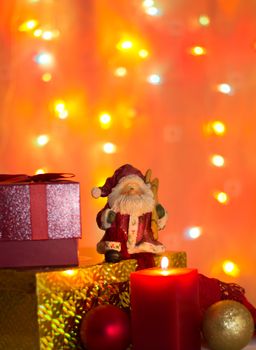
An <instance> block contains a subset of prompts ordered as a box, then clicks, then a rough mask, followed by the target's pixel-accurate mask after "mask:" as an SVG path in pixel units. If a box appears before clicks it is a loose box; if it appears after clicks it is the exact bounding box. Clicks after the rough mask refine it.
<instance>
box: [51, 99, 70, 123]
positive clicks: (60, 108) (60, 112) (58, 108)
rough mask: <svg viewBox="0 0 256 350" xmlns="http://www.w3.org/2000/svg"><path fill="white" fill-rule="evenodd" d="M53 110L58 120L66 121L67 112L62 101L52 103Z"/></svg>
mask: <svg viewBox="0 0 256 350" xmlns="http://www.w3.org/2000/svg"><path fill="white" fill-rule="evenodd" d="M54 110H55V113H56V114H57V116H58V118H59V119H66V118H67V117H68V114H69V113H68V110H67V108H66V103H65V102H64V101H63V100H57V101H56V102H55V103H54Z"/></svg>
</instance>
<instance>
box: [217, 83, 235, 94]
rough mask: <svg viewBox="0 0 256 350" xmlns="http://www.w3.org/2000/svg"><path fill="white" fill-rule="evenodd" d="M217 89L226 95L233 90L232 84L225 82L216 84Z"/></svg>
mask: <svg viewBox="0 0 256 350" xmlns="http://www.w3.org/2000/svg"><path fill="white" fill-rule="evenodd" d="M217 90H218V91H219V92H221V93H222V94H226V95H230V94H231V93H232V92H233V89H232V86H231V85H229V84H227V83H222V84H218V85H217Z"/></svg>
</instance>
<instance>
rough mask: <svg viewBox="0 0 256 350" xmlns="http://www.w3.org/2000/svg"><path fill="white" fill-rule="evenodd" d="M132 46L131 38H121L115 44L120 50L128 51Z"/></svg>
mask: <svg viewBox="0 0 256 350" xmlns="http://www.w3.org/2000/svg"><path fill="white" fill-rule="evenodd" d="M133 46H134V43H133V41H132V40H131V39H122V40H120V41H119V42H118V43H117V45H116V47H117V49H118V50H120V51H128V50H130V49H132V48H133Z"/></svg>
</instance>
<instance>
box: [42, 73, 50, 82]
mask: <svg viewBox="0 0 256 350" xmlns="http://www.w3.org/2000/svg"><path fill="white" fill-rule="evenodd" d="M51 80H52V75H51V73H44V74H43V75H42V81H44V82H45V83H48V82H49V81H51Z"/></svg>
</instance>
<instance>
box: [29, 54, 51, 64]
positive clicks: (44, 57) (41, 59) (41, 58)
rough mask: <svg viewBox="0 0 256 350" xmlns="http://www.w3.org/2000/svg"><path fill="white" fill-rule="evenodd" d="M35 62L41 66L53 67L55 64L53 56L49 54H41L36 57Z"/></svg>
mask: <svg viewBox="0 0 256 350" xmlns="http://www.w3.org/2000/svg"><path fill="white" fill-rule="evenodd" d="M34 59H35V61H36V63H37V64H39V65H41V66H51V65H52V64H53V61H54V60H53V55H52V54H51V53H49V52H41V53H39V54H37V55H36V56H35V58H34Z"/></svg>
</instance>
